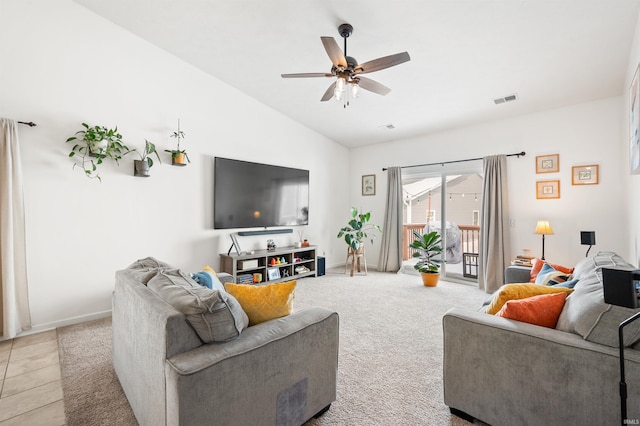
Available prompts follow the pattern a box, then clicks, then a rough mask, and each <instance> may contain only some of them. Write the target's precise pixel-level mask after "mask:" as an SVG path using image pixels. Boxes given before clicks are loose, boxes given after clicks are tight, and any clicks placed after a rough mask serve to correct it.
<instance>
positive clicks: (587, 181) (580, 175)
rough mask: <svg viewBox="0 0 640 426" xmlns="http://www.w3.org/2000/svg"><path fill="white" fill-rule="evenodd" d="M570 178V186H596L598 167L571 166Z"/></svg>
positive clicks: (591, 165)
mask: <svg viewBox="0 0 640 426" xmlns="http://www.w3.org/2000/svg"><path fill="white" fill-rule="evenodd" d="M571 176H572V178H571V184H572V185H597V184H598V165H597V164H590V165H588V166H573V167H572V168H571Z"/></svg>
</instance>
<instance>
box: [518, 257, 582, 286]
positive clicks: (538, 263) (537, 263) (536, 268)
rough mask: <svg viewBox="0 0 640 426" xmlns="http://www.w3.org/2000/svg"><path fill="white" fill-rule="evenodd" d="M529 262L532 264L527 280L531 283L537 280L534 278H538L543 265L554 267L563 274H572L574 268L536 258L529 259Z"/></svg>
mask: <svg viewBox="0 0 640 426" xmlns="http://www.w3.org/2000/svg"><path fill="white" fill-rule="evenodd" d="M531 264H532V266H531V272H530V280H529V282H532V283H534V282H537V281H536V279H537V278H538V274H539V273H540V271H541V270H542V269H543V268H544V267H545V265H549V266H550V267H551V268H553V269H555V270H556V271H560V272H563V273H565V274H572V273H573V270H574V268H568V267H566V266H562V265H558V264H555V263H547V262H546V261H544V260H542V259H538V258H534V259H533V260H531Z"/></svg>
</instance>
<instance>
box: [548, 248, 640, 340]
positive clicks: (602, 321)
mask: <svg viewBox="0 0 640 426" xmlns="http://www.w3.org/2000/svg"><path fill="white" fill-rule="evenodd" d="M608 266H622V267H628V268H635V267H634V266H633V265H631V264H629V263H627V262H626V261H625V260H624V259H622V257H620V256H619V255H617V254H616V253H613V252H600V253H598V254H597V255H595V256H593V257H590V258H587V259H586V260H584V261H581V262H580V263H579V264H578V265H576V268H575V270H574V276H575V275H578V276H579V278H580V279H579V281H578V282H577V283H576V285H575V287H574V291H573V293H572V294H570V295H569V296H568V297H567V300H566V302H565V305H564V308H563V310H562V313H561V314H560V318H558V324H557V325H556V329H558V330H561V331H567V332H571V333H577V334H579V335H581V336H582V337H583V338H584V339H585V340H588V341H591V342H594V343H600V344H602V345H607V346H612V347H618V326H619V325H620V323H621V322H622V321H624V320H625V319H627V318H629V317H631V316H632V315H633V314H634V313H636V312H638V311H639V310H638V309H629V308H624V307H621V306H615V305H609V304H608V303H605V302H604V290H603V288H602V267H608ZM639 339H640V322H638V323H632V324H630V325H628V326H627V327H625V329H624V343H625V346H632V345H633V344H635V343H636V342H637V341H638V340H639Z"/></svg>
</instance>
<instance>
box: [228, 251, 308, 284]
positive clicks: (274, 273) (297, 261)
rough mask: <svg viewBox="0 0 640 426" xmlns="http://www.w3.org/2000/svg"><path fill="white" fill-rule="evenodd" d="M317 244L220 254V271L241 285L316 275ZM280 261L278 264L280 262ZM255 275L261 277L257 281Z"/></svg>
mask: <svg viewBox="0 0 640 426" xmlns="http://www.w3.org/2000/svg"><path fill="white" fill-rule="evenodd" d="M316 248H317V246H308V247H299V248H297V247H282V248H278V249H276V250H256V251H255V252H253V253H252V254H249V253H246V254H245V253H243V254H240V255H238V254H225V253H220V270H221V271H222V272H226V273H228V274H231V275H232V276H233V280H234V282H236V283H238V284H265V283H275V282H281V281H289V280H293V279H298V278H302V277H315V276H317V270H318V268H317V265H318V258H317V255H316ZM278 262H279V263H278ZM254 274H259V275H261V278H262V279H261V280H260V281H258V282H254Z"/></svg>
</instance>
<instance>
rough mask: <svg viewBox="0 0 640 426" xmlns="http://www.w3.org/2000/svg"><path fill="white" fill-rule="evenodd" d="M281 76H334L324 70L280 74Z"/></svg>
mask: <svg viewBox="0 0 640 426" xmlns="http://www.w3.org/2000/svg"><path fill="white" fill-rule="evenodd" d="M280 76H281V77H282V78H307V77H334V75H333V74H327V73H325V72H303V73H297V74H280Z"/></svg>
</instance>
